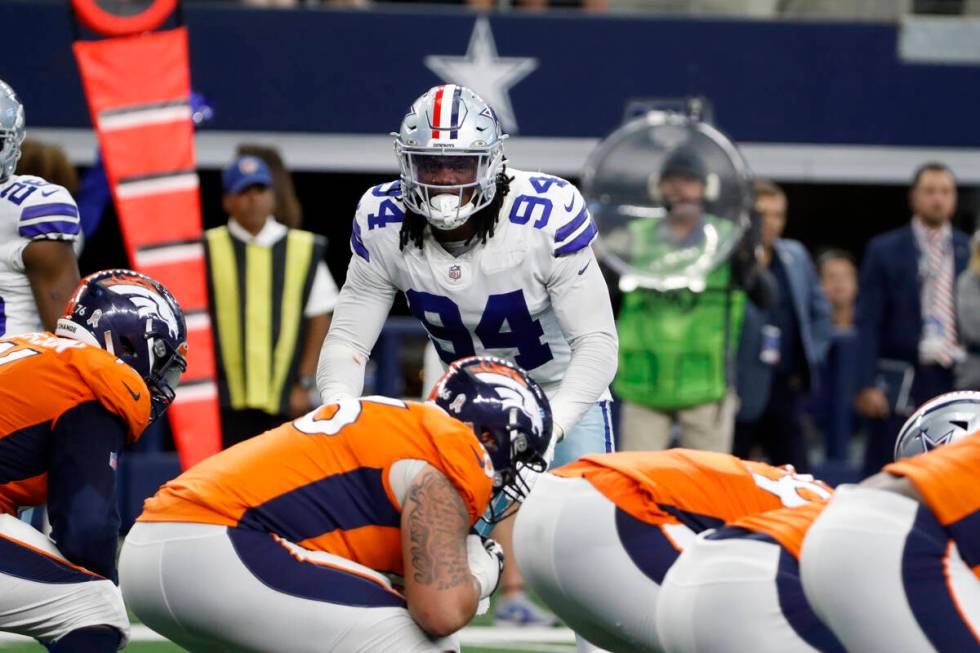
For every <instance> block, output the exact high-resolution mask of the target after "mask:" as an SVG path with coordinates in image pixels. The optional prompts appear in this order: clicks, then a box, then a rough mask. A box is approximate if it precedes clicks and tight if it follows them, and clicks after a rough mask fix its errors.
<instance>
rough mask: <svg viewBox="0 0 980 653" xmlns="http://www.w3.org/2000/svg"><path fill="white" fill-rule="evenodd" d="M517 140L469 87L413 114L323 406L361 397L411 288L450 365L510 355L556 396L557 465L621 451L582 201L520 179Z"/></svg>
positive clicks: (376, 217)
mask: <svg viewBox="0 0 980 653" xmlns="http://www.w3.org/2000/svg"><path fill="white" fill-rule="evenodd" d="M504 138H506V136H505V135H504V134H503V130H502V128H501V125H500V122H499V121H498V119H497V117H496V115H495V114H494V112H493V110H492V109H491V108H490V107H489V106H488V105H487V104H486V102H484V101H483V100H482V99H481V98H480V97H479V96H478V95H476V94H475V93H473V91H471V90H470V89H468V88H465V87H462V86H456V85H452V84H447V85H444V86H436V87H434V88H432V89H430V90H428V91H427V92H426V93H425V94H423V95H422V96H421V97H420V98H418V99H417V100H416V101H415V102H414V103H413V104H412V106H411V108H410V109H409V111H408V114H407V115H406V116H405V117H404V119H403V120H402V124H401V128H400V130H399V132H398V133H397V135H396V138H395V153H396V155H397V157H398V163H399V165H400V168H401V179H400V180H398V181H393V182H390V183H385V184H381V185H380V186H376V187H374V188H371V189H370V190H369V191H367V192H366V193H365V194H364V196H363V197H362V198H361V201H360V203H359V205H358V207H357V212H356V214H355V216H354V224H353V235H352V236H351V249H352V250H353V256H352V257H351V262H350V266H349V268H348V271H347V281H346V282H345V283H344V286H343V288H342V289H341V292H340V299H339V301H338V303H337V307H336V308H335V310H334V317H333V322H332V324H331V327H330V332H329V334H328V335H327V338H326V340H325V341H324V344H323V349H322V351H321V353H320V363H319V368H318V371H317V385H318V388H319V390H320V393H321V395H322V396H323V398H324V400H329V399H332V398H334V397H336V396H338V395H341V394H349V395H354V396H357V395H359V394H360V393H361V389H362V386H363V379H364V368H365V364H366V363H367V359H368V356H369V354H370V351H371V348H372V347H373V346H374V343H375V340H376V339H377V337H378V334H379V333H380V331H381V328H382V327H383V325H384V322H385V318H386V317H387V315H388V312H389V309H390V308H391V304H392V301H393V300H394V297H395V293H396V292H397V291H399V290H401V291H402V292H404V293H405V296H406V298H407V299H408V304H409V307H410V309H411V311H412V313H413V314H414V315H415V316H416V317H417V318H418V319H419V321H420V322H422V324H423V325H424V326H425V328H426V330H427V331H428V333H429V337H430V339H431V340H432V342H433V344H434V345H435V347H436V349H437V351H438V353H439V356H440V358H441V359H442V362H443V363H444V364H449V363H451V362H452V361H454V360H456V359H458V358H462V357H464V356H472V355H474V354H481V355H482V354H490V355H494V356H501V357H504V358H507V359H509V360H511V361H513V362H515V363H516V364H517V365H519V366H520V367H522V368H524V369H525V370H527V371H528V372H529V373H530V375H531V376H532V377H533V378H534V379H535V380H536V381H538V382H539V383H540V384H541V385H542V386H543V387H544V389H545V391H546V392H547V394H548V396H549V398H550V399H551V404H552V407H553V410H554V423H555V427H554V428H555V430H556V435H557V436H558V437H559V438H561V437H564V439H562V441H561V442H560V443H559V444H558V447H557V451H556V458H555V463H554V465H556V466H557V465H562V464H565V463H567V462H570V461H572V460H575V459H577V458H578V457H580V456H582V455H584V454H587V453H595V452H606V451H610V450H611V449H612V431H611V426H610V420H609V399H610V395H609V391H608V385H609V383H610V382H611V381H612V378H613V375H614V374H615V371H616V364H617V346H618V343H617V337H616V328H615V323H614V318H613V313H612V308H611V306H610V301H609V291H608V289H607V288H606V284H605V281H604V280H603V277H602V274H601V273H600V271H599V266H598V265H597V263H596V260H595V256H594V254H593V252H592V249H591V247H589V245H590V243H591V242H592V240H593V239H594V238H595V236H596V227H595V225H594V224H593V223H592V220H591V217H590V215H589V212H588V209H587V208H586V206H585V202H584V200H583V199H582V196H581V194H580V193H579V191H578V190H577V189H576V188H575V186H573V185H572V184H570V183H568V182H567V181H565V180H564V179H559V178H558V177H553V176H551V175H546V174H541V173H533V172H524V171H521V170H514V169H512V168H508V167H507V166H506V164H505V160H504V153H503V145H502V141H503V139H504ZM495 536H497V534H496V533H495ZM508 576H509V574H505V578H504V583H503V585H504V591H505V594H506V593H507V590H508V587H507V585H508V582H507V581H508ZM515 582H516V584H517V588H519V587H520V579H519V576H518V577H516V581H515ZM515 589H516V588H515ZM498 614H499V612H498Z"/></svg>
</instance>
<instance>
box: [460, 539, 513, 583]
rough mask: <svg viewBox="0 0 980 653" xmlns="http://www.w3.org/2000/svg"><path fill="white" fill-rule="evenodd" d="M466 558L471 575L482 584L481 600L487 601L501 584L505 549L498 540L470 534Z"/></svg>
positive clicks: (467, 541) (467, 540)
mask: <svg viewBox="0 0 980 653" xmlns="http://www.w3.org/2000/svg"><path fill="white" fill-rule="evenodd" d="M466 558H467V560H468V561H469V563H470V573H471V574H473V576H474V577H476V582H478V583H479V584H480V598H481V599H485V598H487V597H488V596H490V595H491V594H493V591H494V590H495V589H497V584H498V583H500V572H501V571H503V568H504V549H503V547H502V546H500V544H498V543H497V541H496V540H491V539H490V538H487V539H483V538H482V537H480V536H479V535H475V534H470V535H467V536H466Z"/></svg>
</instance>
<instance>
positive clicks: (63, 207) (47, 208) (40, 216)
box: [0, 175, 80, 240]
mask: <svg viewBox="0 0 980 653" xmlns="http://www.w3.org/2000/svg"><path fill="white" fill-rule="evenodd" d="M0 207H2V213H3V214H4V215H6V216H9V217H10V218H12V219H14V220H15V221H16V224H17V233H18V235H19V236H20V237H21V238H27V239H30V240H39V239H41V240H75V239H76V238H78V234H79V231H80V223H79V217H78V206H77V205H76V204H75V200H74V198H73V197H72V196H71V193H69V192H68V190H67V189H66V188H65V187H64V186H59V185H58V184H53V183H51V182H48V181H46V180H45V179H43V178H42V177H35V176H33V175H12V176H11V177H10V178H9V179H7V181H5V182H4V183H3V184H2V185H0Z"/></svg>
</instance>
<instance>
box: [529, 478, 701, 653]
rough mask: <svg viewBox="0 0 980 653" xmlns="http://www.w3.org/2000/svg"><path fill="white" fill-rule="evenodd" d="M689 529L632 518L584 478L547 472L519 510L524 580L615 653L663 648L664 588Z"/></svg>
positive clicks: (570, 623) (689, 535) (571, 623)
mask: <svg viewBox="0 0 980 653" xmlns="http://www.w3.org/2000/svg"><path fill="white" fill-rule="evenodd" d="M693 537H694V534H693V532H691V531H690V530H689V529H688V528H687V527H685V526H681V525H670V527H669V528H668V530H667V531H665V530H664V529H663V528H662V527H660V526H655V525H652V524H646V523H643V522H640V521H639V520H636V519H634V518H632V517H630V516H629V515H628V514H626V513H625V512H623V511H621V510H619V509H618V508H617V507H616V505H615V504H614V503H613V502H611V501H610V500H609V499H607V498H606V497H604V496H603V495H602V494H601V493H600V492H599V491H598V490H596V489H595V488H594V487H593V486H592V485H591V484H590V483H589V482H588V481H586V480H585V479H582V478H562V477H560V476H555V475H553V474H542V476H541V478H539V479H538V481H537V484H536V485H535V486H534V491H533V492H531V495H530V497H528V499H527V500H526V501H525V502H524V505H523V506H522V507H521V509H520V511H518V513H517V523H516V525H515V527H514V555H515V556H516V557H517V563H518V566H519V567H520V568H521V571H522V572H523V573H524V580H525V582H526V583H527V584H528V585H530V586H531V587H533V588H534V590H535V592H537V593H538V595H539V596H540V597H541V599H542V600H543V601H544V602H545V603H546V604H547V605H548V607H549V608H551V609H552V610H553V611H554V612H555V614H557V615H558V616H559V617H561V619H562V620H564V621H565V623H566V624H568V626H569V627H570V628H571V629H572V630H574V631H575V632H576V633H578V634H579V635H581V636H583V637H585V638H586V639H587V640H588V641H589V642H591V643H593V644H595V645H596V646H601V647H603V648H605V649H608V650H610V651H630V652H636V651H658V650H659V643H658V638H657V633H656V630H655V628H654V610H655V608H656V603H657V596H658V594H659V590H660V587H659V584H658V582H657V581H656V580H655V578H662V574H663V573H665V572H666V569H667V568H668V567H669V566H670V564H671V563H673V561H674V559H675V558H676V557H677V553H678V551H679V549H680V548H681V547H682V546H683V543H684V541H686V540H689V539H693Z"/></svg>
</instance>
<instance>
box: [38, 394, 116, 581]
mask: <svg viewBox="0 0 980 653" xmlns="http://www.w3.org/2000/svg"><path fill="white" fill-rule="evenodd" d="M126 433H127V426H126V424H125V422H124V421H123V420H122V419H121V418H120V417H119V416H117V415H115V414H113V413H112V412H110V411H109V410H107V409H106V408H105V406H103V405H102V404H100V403H99V402H97V401H92V402H88V403H84V404H80V405H78V406H76V407H75V408H72V409H71V410H69V411H67V412H65V413H64V414H63V415H61V417H60V418H59V419H58V421H57V422H56V423H55V425H54V429H53V440H52V447H51V453H50V456H51V458H50V460H51V462H50V467H49V470H48V515H49V517H50V519H51V536H52V538H53V539H54V541H55V543H56V544H57V545H58V548H59V549H60V550H61V552H62V554H64V556H65V557H66V558H67V559H68V560H70V561H71V562H73V563H74V564H77V565H80V566H82V567H85V568H86V569H88V570H89V571H92V572H95V573H97V574H99V575H101V576H104V577H106V578H109V579H111V580H112V581H113V582H116V541H117V538H118V535H119V513H118V510H117V507H116V470H115V456H116V454H117V453H118V452H119V450H120V449H122V447H123V445H124V443H125V442H126Z"/></svg>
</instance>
